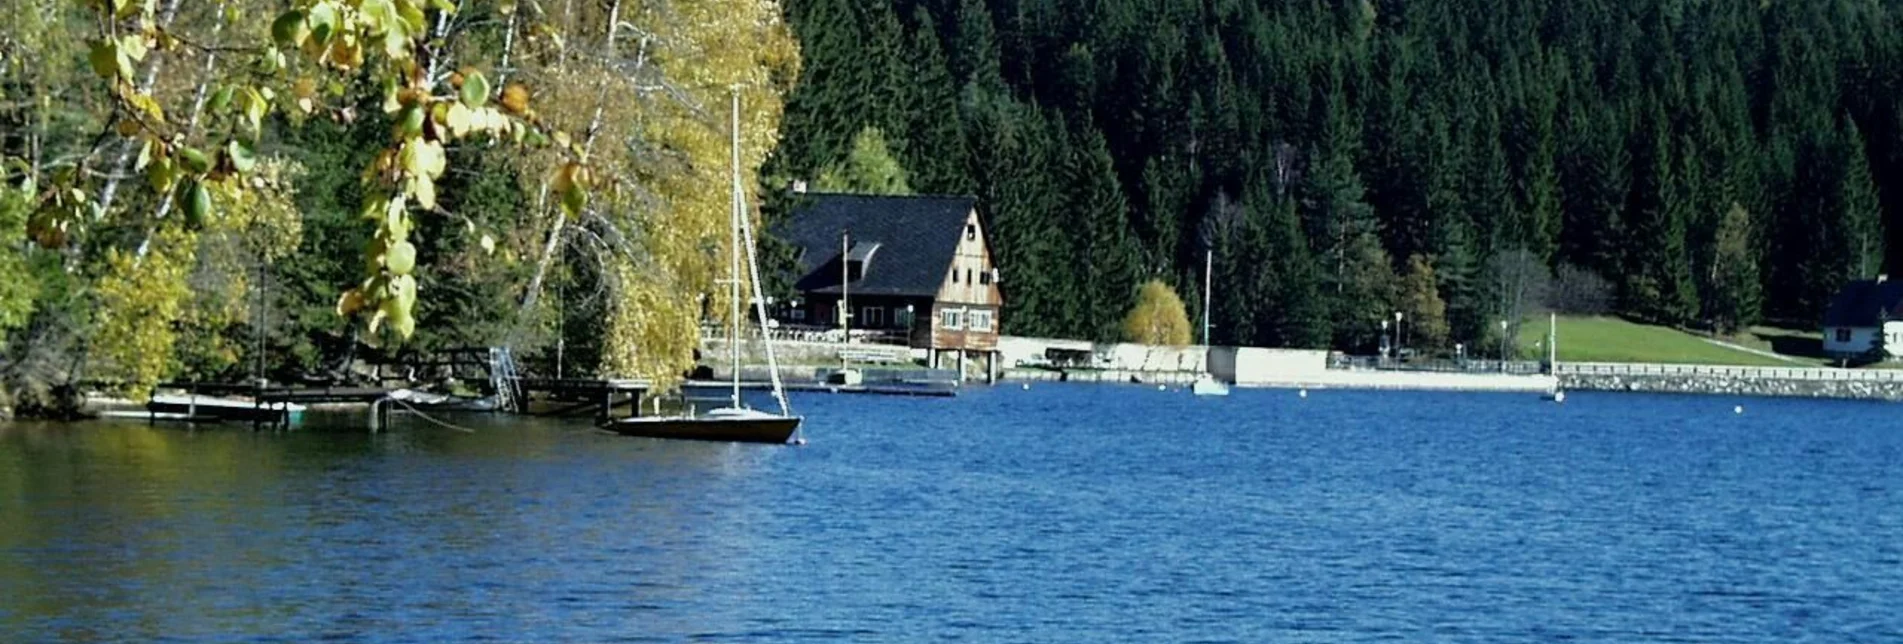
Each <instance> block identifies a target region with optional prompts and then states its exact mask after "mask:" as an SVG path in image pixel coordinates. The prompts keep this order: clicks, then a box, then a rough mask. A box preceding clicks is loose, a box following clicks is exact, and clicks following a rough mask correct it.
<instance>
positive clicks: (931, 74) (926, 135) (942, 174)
mask: <svg viewBox="0 0 1903 644" xmlns="http://www.w3.org/2000/svg"><path fill="white" fill-rule="evenodd" d="M913 22H914V25H913V27H912V32H911V36H910V38H909V40H908V41H907V42H908V44H907V46H906V55H907V63H908V67H909V69H910V71H911V74H910V76H909V77H907V78H906V79H904V80H905V81H906V82H907V87H909V88H910V91H909V92H907V94H906V96H907V98H908V100H907V102H906V105H905V108H904V112H905V113H904V120H905V122H906V130H905V131H906V136H905V139H906V141H907V145H906V146H905V150H904V155H905V156H904V159H905V166H906V167H907V168H910V169H911V170H912V178H913V181H912V183H913V184H914V186H915V187H917V188H918V190H919V191H920V192H924V193H928V194H964V193H968V192H970V191H971V188H972V183H971V175H970V174H968V173H967V172H966V171H965V170H966V167H965V166H966V164H967V163H968V162H969V161H968V154H969V153H968V148H967V147H966V141H965V132H964V119H962V118H959V107H958V86H957V84H956V83H954V82H953V81H952V75H951V70H950V68H948V67H947V66H946V62H945V52H944V50H943V49H942V48H941V47H940V46H939V41H938V28H937V27H936V25H935V22H934V21H933V20H932V14H931V12H930V11H928V10H927V9H926V8H925V7H924V6H923V5H920V6H919V7H917V9H916V10H915V11H914V12H913Z"/></svg>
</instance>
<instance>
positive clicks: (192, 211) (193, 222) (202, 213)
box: [185, 181, 211, 228]
mask: <svg viewBox="0 0 1903 644" xmlns="http://www.w3.org/2000/svg"><path fill="white" fill-rule="evenodd" d="M187 194H189V195H190V200H189V201H188V202H187V203H186V209H185V223H187V224H189V225H190V226H191V227H193V228H197V227H200V226H203V225H205V218H206V217H210V216H211V191H210V190H206V189H205V182H203V181H193V182H192V183H191V188H190V192H188V193H187Z"/></svg>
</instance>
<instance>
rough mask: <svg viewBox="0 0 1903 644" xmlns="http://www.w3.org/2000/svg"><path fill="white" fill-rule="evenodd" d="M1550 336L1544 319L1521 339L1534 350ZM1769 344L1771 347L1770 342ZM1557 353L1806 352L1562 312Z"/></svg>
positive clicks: (1604, 357) (1670, 359) (1733, 361)
mask: <svg viewBox="0 0 1903 644" xmlns="http://www.w3.org/2000/svg"><path fill="white" fill-rule="evenodd" d="M1545 339H1546V324H1545V321H1544V320H1536V321H1533V322H1530V323H1528V324H1524V325H1521V327H1520V345H1521V346H1522V347H1525V350H1527V351H1529V352H1530V351H1532V348H1533V347H1534V346H1536V344H1537V343H1540V342H1543V341H1545ZM1767 348H1768V347H1767ZM1559 359H1560V361H1561V362H1648V363H1667V364H1715V365H1745V366H1771V367H1790V366H1803V365H1802V363H1803V362H1809V364H1816V362H1815V361H1807V360H1806V359H1804V358H1794V359H1793V360H1794V361H1795V362H1794V361H1793V360H1779V359H1776V358H1772V357H1769V356H1761V355H1757V354H1754V353H1749V352H1745V351H1738V350H1735V349H1728V348H1725V347H1721V346H1717V345H1714V344H1711V343H1708V342H1705V341H1704V340H1702V339H1700V338H1699V337H1698V336H1696V335H1692V334H1690V333H1686V332H1684V331H1680V330H1677V329H1672V328H1668V327H1659V326H1647V325H1643V324H1637V323H1633V322H1629V321H1626V320H1622V319H1619V318H1610V317H1561V318H1560V319H1559Z"/></svg>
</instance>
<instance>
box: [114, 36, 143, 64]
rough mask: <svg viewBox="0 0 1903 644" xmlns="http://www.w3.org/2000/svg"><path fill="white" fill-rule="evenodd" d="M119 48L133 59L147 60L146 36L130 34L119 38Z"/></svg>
mask: <svg viewBox="0 0 1903 644" xmlns="http://www.w3.org/2000/svg"><path fill="white" fill-rule="evenodd" d="M119 50H120V51H123V52H125V54H126V57H127V58H130V59H132V60H145V50H146V46H145V36H143V35H141V34H129V35H127V36H125V37H122V38H120V39H119Z"/></svg>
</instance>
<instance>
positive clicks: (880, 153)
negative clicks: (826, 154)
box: [814, 127, 912, 195]
mask: <svg viewBox="0 0 1903 644" xmlns="http://www.w3.org/2000/svg"><path fill="white" fill-rule="evenodd" d="M906 177H907V173H906V171H905V168H904V167H901V166H900V165H899V161H898V159H896V158H893V156H892V151H891V150H890V149H888V148H887V147H886V141H885V133H884V132H882V131H880V130H879V128H876V127H868V128H866V129H863V130H860V131H859V134H858V135H857V136H854V137H852V151H851V152H848V153H847V154H846V158H844V159H841V160H840V161H839V162H837V163H834V164H832V165H829V166H826V168H825V169H824V170H821V171H820V172H819V180H818V182H816V183H815V184H814V187H816V188H818V189H819V190H821V191H824V192H845V193H852V194H864V195H907V194H911V193H912V186H911V183H910V181H909V180H908V179H907V178H906Z"/></svg>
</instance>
